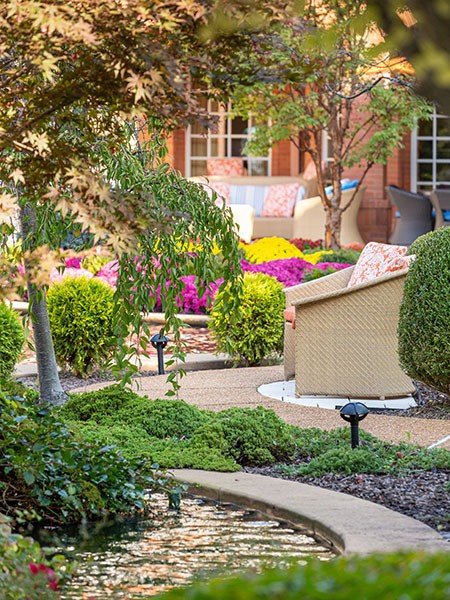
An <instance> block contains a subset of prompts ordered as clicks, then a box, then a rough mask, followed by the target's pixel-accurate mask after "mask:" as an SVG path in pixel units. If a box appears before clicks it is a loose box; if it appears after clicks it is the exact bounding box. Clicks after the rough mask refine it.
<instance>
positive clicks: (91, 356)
mask: <svg viewBox="0 0 450 600" xmlns="http://www.w3.org/2000/svg"><path fill="white" fill-rule="evenodd" d="M47 301H48V312H49V318H50V329H51V332H52V337H53V343H54V346H55V354H56V360H57V362H58V364H59V365H60V367H62V368H63V369H65V370H66V369H69V370H71V371H73V372H74V374H75V375H78V376H81V377H84V376H87V375H89V374H90V373H91V372H92V371H94V370H95V369H97V368H99V367H102V365H103V364H104V363H105V361H106V360H107V359H108V358H109V356H110V355H111V353H112V351H113V347H114V346H113V344H114V339H113V319H112V314H113V306H114V292H113V291H112V289H111V288H110V287H109V286H108V285H106V284H105V283H103V282H102V281H98V280H96V279H88V278H86V277H76V278H70V277H67V278H66V279H64V280H63V281H62V282H61V283H55V284H54V285H53V286H52V287H51V288H50V289H49V291H48V295H47Z"/></svg>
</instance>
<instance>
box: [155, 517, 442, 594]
mask: <svg viewBox="0 0 450 600" xmlns="http://www.w3.org/2000/svg"><path fill="white" fill-rule="evenodd" d="M355 518H357V515H356V517H355ZM449 590H450V553H442V554H413V553H409V554H404V553H395V554H388V555H372V556H369V557H364V558H361V557H352V558H337V559H335V560H332V561H329V562H321V561H319V560H311V561H310V562H309V563H308V564H307V565H306V566H297V565H296V566H293V567H291V568H290V569H272V570H268V571H265V572H263V573H262V574H254V573H252V574H249V575H243V576H240V577H227V578H223V579H213V580H211V581H207V582H204V581H198V582H197V583H194V584H193V585H192V586H189V587H186V588H181V589H174V590H171V591H169V592H166V593H164V594H163V595H159V596H156V598H160V599H163V598H164V600H181V599H185V600H217V599H219V598H220V599H226V600H228V599H230V600H231V599H233V600H327V599H330V600H352V599H353V598H356V599H358V600H447V599H448V598H449V597H450V592H449Z"/></svg>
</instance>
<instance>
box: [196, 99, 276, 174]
mask: <svg viewBox="0 0 450 600" xmlns="http://www.w3.org/2000/svg"><path fill="white" fill-rule="evenodd" d="M207 110H208V114H210V115H214V116H220V117H222V118H225V120H226V122H227V127H226V130H227V131H225V132H224V133H216V132H213V131H211V130H210V129H209V130H208V131H207V132H206V133H192V126H191V125H189V126H188V127H187V129H186V150H185V173H186V177H191V175H192V168H191V167H192V162H193V161H196V160H198V161H205V162H206V161H207V160H208V159H210V158H222V157H218V156H216V155H214V156H213V155H212V152H211V145H212V141H213V140H217V141H219V140H223V141H224V143H225V152H224V153H225V156H224V157H223V158H234V157H232V155H231V150H232V140H234V139H243V138H245V139H247V140H249V139H251V137H252V127H253V118H252V116H251V115H250V116H249V118H248V127H247V131H248V134H247V135H245V134H242V133H232V127H231V124H232V121H233V116H232V113H231V102H228V104H227V109H226V111H213V110H212V100H208V104H207ZM205 138H206V155H199V156H192V155H191V140H192V139H205ZM236 158H237V157H236ZM243 158H244V160H246V161H247V163H248V170H249V173H248V175H249V176H251V175H252V172H251V171H252V168H251V167H252V161H255V162H256V161H258V162H266V163H267V175H269V176H270V175H271V174H272V151H271V150H269V153H268V154H267V156H244V157H243ZM204 175H206V172H205V173H204Z"/></svg>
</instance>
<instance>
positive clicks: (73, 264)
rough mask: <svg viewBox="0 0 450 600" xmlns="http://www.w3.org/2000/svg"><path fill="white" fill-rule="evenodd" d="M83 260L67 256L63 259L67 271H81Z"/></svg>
mask: <svg viewBox="0 0 450 600" xmlns="http://www.w3.org/2000/svg"><path fill="white" fill-rule="evenodd" d="M82 260H83V259H82V258H81V257H79V256H69V257H68V258H65V259H64V262H65V264H66V268H67V269H81V261H82Z"/></svg>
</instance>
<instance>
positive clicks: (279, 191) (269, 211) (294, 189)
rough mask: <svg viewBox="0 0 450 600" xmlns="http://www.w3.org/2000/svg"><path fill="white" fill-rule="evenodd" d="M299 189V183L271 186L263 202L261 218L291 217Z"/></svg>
mask: <svg viewBox="0 0 450 600" xmlns="http://www.w3.org/2000/svg"><path fill="white" fill-rule="evenodd" d="M299 188H300V184H299V183H280V184H277V185H271V186H270V189H269V193H268V194H267V198H266V199H265V200H264V205H263V208H262V212H261V216H262V217H292V215H293V212H294V206H295V202H296V200H297V194H298V190H299Z"/></svg>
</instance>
